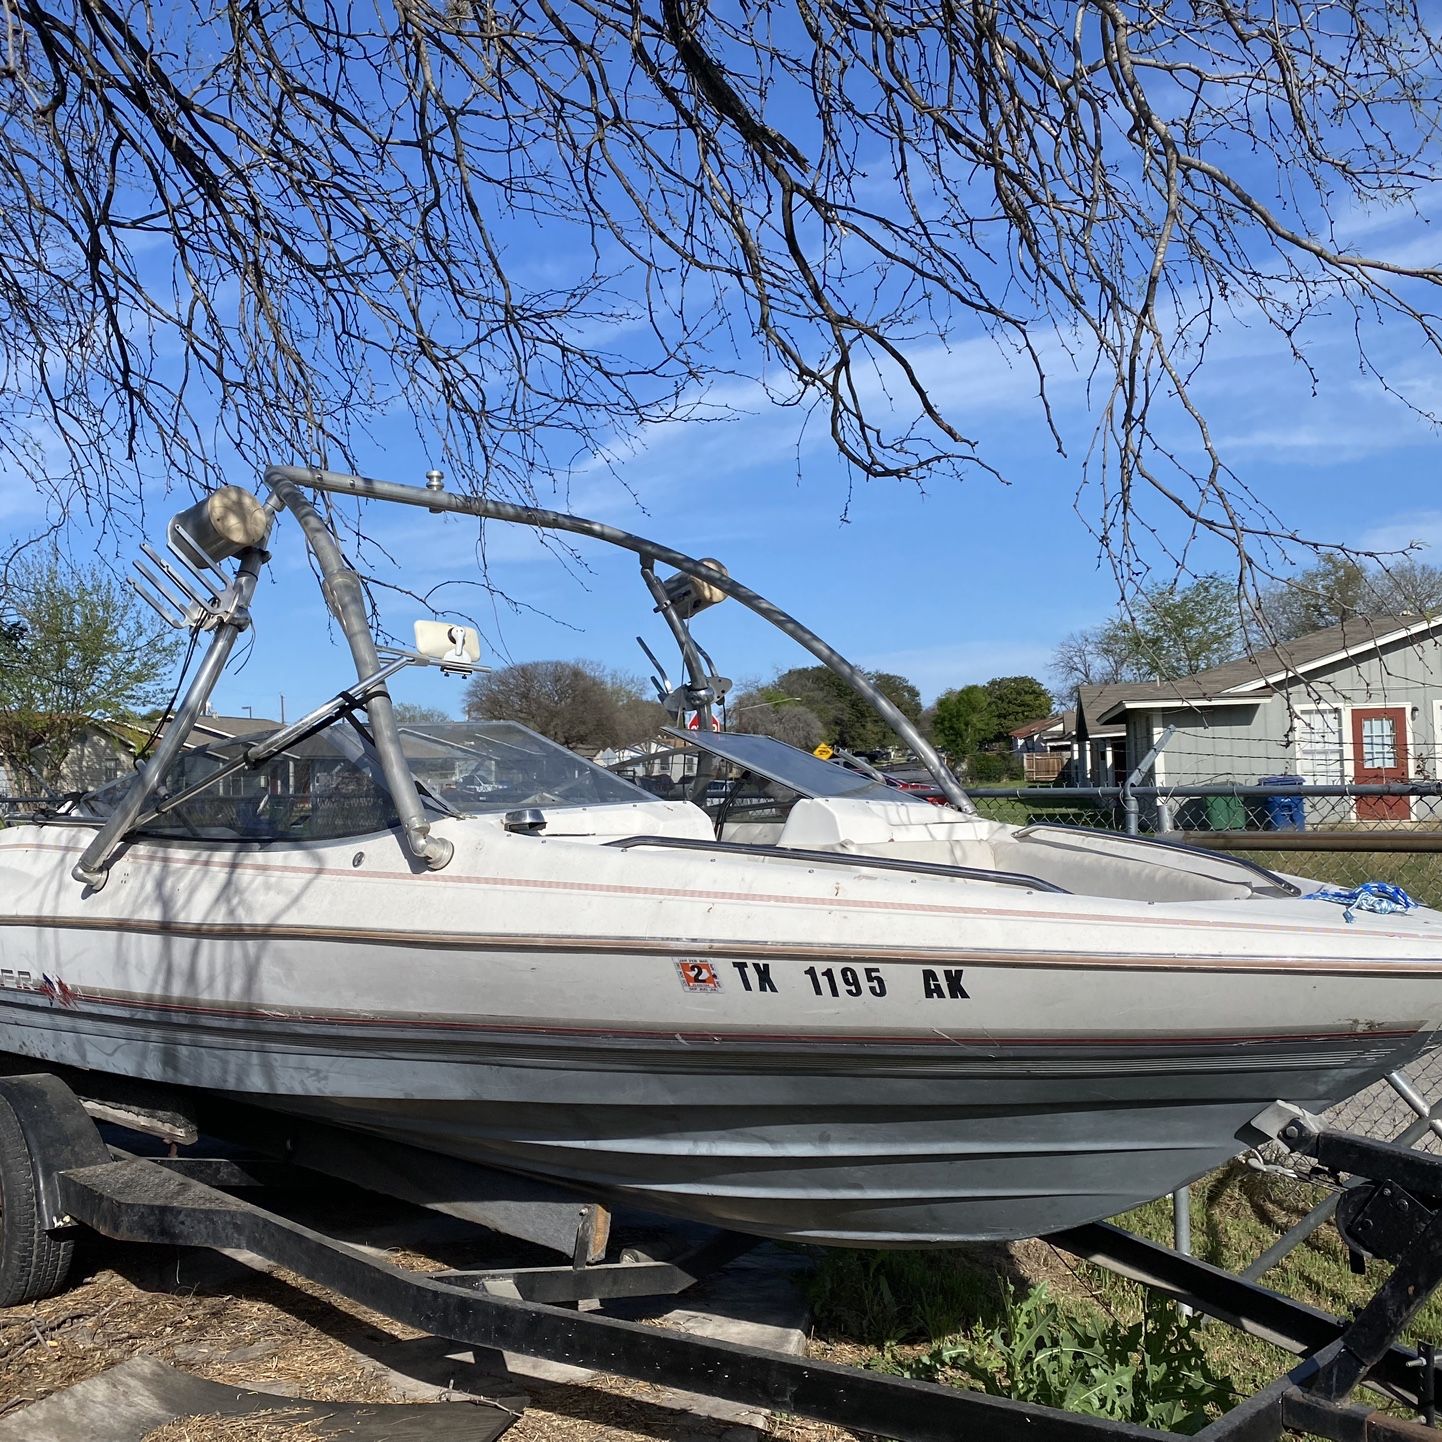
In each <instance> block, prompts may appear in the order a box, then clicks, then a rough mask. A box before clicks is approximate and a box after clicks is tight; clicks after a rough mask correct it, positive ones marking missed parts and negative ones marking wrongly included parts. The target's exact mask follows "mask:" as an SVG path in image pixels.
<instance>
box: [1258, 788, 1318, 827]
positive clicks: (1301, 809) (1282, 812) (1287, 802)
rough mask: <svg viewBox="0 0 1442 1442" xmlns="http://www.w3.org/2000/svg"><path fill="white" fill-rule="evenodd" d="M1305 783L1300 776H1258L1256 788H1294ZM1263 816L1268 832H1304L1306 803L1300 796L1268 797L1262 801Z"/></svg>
mask: <svg viewBox="0 0 1442 1442" xmlns="http://www.w3.org/2000/svg"><path fill="white" fill-rule="evenodd" d="M1304 784H1305V783H1304V782H1303V780H1302V778H1301V777H1300V776H1259V777H1258V778H1257V785H1258V786H1289V787H1290V786H1296V787H1301V786H1303V785H1304ZM1262 807H1263V814H1264V816H1265V818H1266V829H1267V830H1268V831H1305V830H1306V829H1307V802H1306V799H1305V798H1304V797H1301V796H1268V797H1265V798H1264V799H1263V803H1262Z"/></svg>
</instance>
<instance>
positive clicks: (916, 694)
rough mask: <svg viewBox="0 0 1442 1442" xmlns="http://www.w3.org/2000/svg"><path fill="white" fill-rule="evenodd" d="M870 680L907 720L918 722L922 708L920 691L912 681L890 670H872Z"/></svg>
mask: <svg viewBox="0 0 1442 1442" xmlns="http://www.w3.org/2000/svg"><path fill="white" fill-rule="evenodd" d="M871 681H872V684H873V685H874V686H875V687H876V689H877V690H878V691H880V692H881V694H882V695H883V696H885V697H886V699H887V700H888V701H890V702H891V704H892V705H893V706H895V707H896V709H897V710H898V711H900V712H901V714H902V715H903V716H905V717H906V719H907V720H908V721H913V722H916V723H918V724H919V723H920V721H921V713H922V710H923V707H922V704H921V692H920V691H918V690H917V689H916V687H915V685H914V684H913V683H912V682H910V681H908V680H907V679H906V677H905V676H898V675H896V674H895V673H894V672H891V671H873V672H871Z"/></svg>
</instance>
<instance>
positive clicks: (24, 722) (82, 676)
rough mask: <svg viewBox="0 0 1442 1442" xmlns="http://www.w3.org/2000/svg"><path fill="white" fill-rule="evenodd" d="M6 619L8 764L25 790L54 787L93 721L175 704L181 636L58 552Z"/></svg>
mask: <svg viewBox="0 0 1442 1442" xmlns="http://www.w3.org/2000/svg"><path fill="white" fill-rule="evenodd" d="M0 617H3V620H0V765H3V766H4V768H5V771H6V773H7V774H8V776H9V777H10V782H11V786H12V787H13V788H15V789H16V790H17V791H19V790H21V789H23V788H25V787H39V788H42V789H51V788H54V787H55V786H56V785H57V784H58V782H59V780H60V777H61V775H62V773H63V771H64V769H65V762H66V759H67V758H68V757H69V755H70V751H71V748H72V747H73V746H74V745H75V742H76V741H77V739H78V738H79V737H80V735H81V734H82V733H83V732H84V731H85V730H86V728H87V727H88V726H90V725H91V724H92V723H93V722H95V721H97V720H102V721H132V720H134V718H135V717H136V716H137V715H138V714H139V713H140V712H142V711H144V710H145V709H146V708H147V707H151V706H155V705H156V704H158V703H159V702H161V701H163V700H164V699H165V694H166V693H165V688H164V681H165V679H166V676H167V674H168V673H169V672H170V670H171V669H172V667H173V665H174V663H175V660H176V656H177V654H178V652H179V648H180V640H179V637H178V636H177V634H176V633H175V632H174V631H172V630H170V628H169V627H166V626H164V625H162V624H161V623H160V622H158V621H157V620H156V619H155V616H154V614H153V613H152V612H151V611H150V609H149V608H148V607H147V606H146V605H145V604H144V603H143V602H142V601H141V600H140V599H139V598H138V597H137V596H136V595H135V593H134V592H133V591H132V590H130V588H129V587H128V586H125V585H123V584H122V583H121V582H119V581H117V580H116V579H115V578H114V577H112V576H110V575H108V574H106V573H105V572H104V571H99V570H93V569H86V568H83V567H80V566H77V565H74V564H72V563H71V562H70V561H68V560H66V559H65V557H63V556H62V555H61V554H60V552H59V551H53V550H52V551H50V552H48V553H46V554H43V555H41V556H38V557H35V558H33V559H30V560H22V561H20V562H19V563H18V564H16V565H15V566H13V567H12V568H11V570H10V574H9V577H8V582H7V585H6V588H5V591H4V594H3V595H0Z"/></svg>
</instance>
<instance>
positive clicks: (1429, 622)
mask: <svg viewBox="0 0 1442 1442" xmlns="http://www.w3.org/2000/svg"><path fill="white" fill-rule="evenodd" d="M1437 631H1442V612H1439V613H1438V614H1437V615H1435V616H1418V615H1407V616H1357V617H1353V618H1352V619H1350V620H1347V621H1343V622H1342V623H1341V624H1340V625H1337V626H1327V627H1325V628H1324V629H1323V630H1320V631H1311V632H1309V633H1308V634H1307V635H1305V636H1298V637H1296V639H1294V640H1291V641H1285V642H1283V643H1282V644H1281V645H1278V646H1268V647H1266V648H1265V649H1264V650H1260V651H1255V652H1253V653H1252V654H1251V655H1249V656H1240V657H1238V658H1237V659H1236V660H1235V661H1225V662H1223V663H1222V664H1221V665H1220V666H1211V667H1209V668H1208V669H1207V670H1205V671H1198V672H1197V673H1196V675H1194V676H1183V677H1180V678H1179V679H1177V680H1175V681H1139V682H1131V681H1122V682H1117V683H1115V684H1112V685H1106V686H1079V687H1078V688H1077V700H1078V705H1079V707H1080V709H1081V710H1082V711H1083V712H1085V714H1086V716H1087V717H1088V718H1095V720H1096V721H1098V722H1100V723H1102V724H1106V723H1107V722H1116V721H1118V720H1120V719H1121V718H1123V717H1124V716H1125V715H1126V713H1127V712H1128V711H1139V710H1158V709H1172V708H1176V709H1191V708H1204V707H1212V706H1238V705H1246V704H1248V703H1249V702H1258V701H1261V700H1263V699H1264V698H1265V697H1267V696H1270V695H1271V694H1272V693H1273V691H1274V689H1275V687H1276V685H1277V684H1278V683H1279V682H1282V681H1285V680H1287V679H1288V678H1289V677H1293V676H1304V675H1306V674H1307V673H1308V672H1310V671H1316V670H1319V669H1320V668H1321V667H1323V666H1330V665H1335V664H1336V663H1337V662H1338V661H1344V660H1346V659H1347V658H1348V657H1350V656H1356V655H1361V654H1366V653H1368V652H1374V651H1378V650H1380V649H1381V648H1383V647H1384V646H1391V645H1395V644H1396V643H1397V642H1399V641H1406V640H1416V639H1420V638H1422V637H1424V636H1427V635H1430V634H1432V633H1433V632H1437ZM1092 734H1093V735H1098V734H1100V733H1099V732H1096V731H1094V732H1092Z"/></svg>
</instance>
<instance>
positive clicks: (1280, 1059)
mask: <svg viewBox="0 0 1442 1442" xmlns="http://www.w3.org/2000/svg"><path fill="white" fill-rule="evenodd" d="M626 821H627V818H622V820H621V821H619V822H618V823H617V825H623V824H625V823H626ZM633 825H634V824H633ZM37 830H38V828H37ZM452 835H453V839H454V840H455V843H456V847H457V854H456V859H455V860H454V861H453V862H452V864H451V866H449V867H448V868H447V869H446V870H444V871H442V872H439V873H436V874H434V875H427V874H426V873H424V872H422V871H419V870H418V869H417V870H411V869H405V868H402V867H398V866H397V865H396V862H395V856H396V844H395V840H394V838H393V837H390V836H386V835H382V836H378V837H372V838H365V839H364V840H363V844H361V843H358V842H354V841H352V842H346V843H343V844H341V845H330V846H314V847H285V848H270V849H268V850H265V851H261V850H258V849H252V850H249V851H245V850H237V849H234V848H232V849H230V850H229V851H225V850H222V849H220V848H210V849H206V848H197V847H194V846H181V845H175V846H160V845H150V844H141V845H136V846H134V847H132V848H131V849H130V850H129V851H128V852H127V853H126V854H125V855H124V856H123V857H122V858H120V860H119V861H117V863H116V865H115V866H114V867H113V868H112V873H111V876H110V880H109V882H108V884H107V886H106V887H105V888H104V890H102V891H100V892H99V893H84V892H82V891H81V890H80V888H78V887H76V886H75V885H74V883H73V882H71V881H70V880H69V866H70V864H71V863H72V862H73V859H74V855H75V854H78V851H79V848H80V846H81V845H82V844H83V840H84V836H83V835H77V836H75V837H74V838H71V839H65V837H64V833H59V834H57V829H56V828H45V830H44V833H43V835H40V836H39V837H38V839H37V838H36V837H35V836H34V835H33V834H32V835H30V836H27V835H26V833H25V831H24V830H12V831H9V832H5V833H0V1050H3V1051H6V1052H11V1053H15V1054H17V1055H20V1056H23V1057H28V1058H32V1059H33V1060H34V1061H35V1062H37V1063H38V1064H40V1065H42V1066H43V1065H46V1064H53V1065H57V1066H71V1067H80V1068H85V1069H89V1070H93V1071H98V1072H105V1073H112V1074H118V1075H124V1076H131V1077H139V1078H144V1079H147V1080H150V1081H153V1082H158V1083H162V1084H167V1085H175V1086H184V1087H190V1088H200V1089H204V1090H207V1091H212V1092H216V1093H224V1094H229V1095H234V1096H240V1097H243V1098H245V1099H246V1100H248V1101H251V1102H256V1103H260V1104H262V1105H264V1106H266V1107H269V1108H273V1109H278V1110H281V1111H288V1112H293V1113H296V1114H298V1115H304V1116H310V1117H317V1118H322V1119H325V1120H328V1121H332V1122H336V1123H340V1124H342V1125H346V1126H349V1127H353V1128H358V1129H360V1130H362V1131H367V1132H371V1133H374V1134H376V1135H378V1136H384V1137H387V1138H391V1139H395V1140H398V1141H401V1142H405V1143H408V1144H411V1145H414V1146H418V1147H422V1148H425V1149H428V1150H431V1151H435V1152H440V1153H445V1154H449V1155H454V1156H457V1157H461V1158H464V1159H468V1160H479V1161H484V1162H486V1163H489V1164H491V1165H494V1166H500V1167H504V1168H509V1169H512V1170H515V1171H518V1172H524V1173H527V1174H531V1175H536V1176H540V1177H545V1178H549V1179H552V1180H555V1181H559V1182H562V1183H565V1184H567V1185H571V1186H574V1187H576V1188H578V1189H580V1190H582V1191H584V1192H586V1193H588V1194H590V1195H594V1196H597V1197H602V1198H613V1199H625V1200H627V1201H630V1202H632V1203H634V1204H636V1205H640V1206H642V1207H646V1208H649V1209H651V1210H654V1211H661V1212H670V1213H674V1214H677V1215H682V1216H685V1217H689V1218H694V1219H697V1220H702V1221H707V1222H713V1223H716V1224H718V1225H722V1226H728V1227H734V1228H738V1229H741V1230H745V1231H750V1232H755V1233H758V1234H763V1235H771V1236H779V1237H791V1238H797V1239H802V1240H808V1241H818V1242H834V1243H860V1244H865V1245H874V1246H891V1245H946V1244H949V1243H954V1242H958V1241H963V1240H974V1239H983V1238H1006V1237H1020V1236H1029V1235H1037V1234H1042V1233H1045V1232H1048V1231H1053V1230H1055V1229H1057V1228H1061V1227H1065V1226H1070V1225H1073V1224H1077V1223H1080V1222H1084V1221H1088V1220H1093V1219H1096V1218H1098V1217H1104V1216H1109V1215H1114V1214H1116V1213H1117V1212H1119V1211H1122V1210H1124V1209H1126V1208H1127V1207H1129V1206H1132V1205H1134V1204H1136V1203H1139V1202H1142V1201H1145V1200H1149V1199H1150V1198H1152V1197H1155V1196H1158V1195H1161V1194H1163V1193H1165V1192H1168V1191H1171V1190H1173V1189H1174V1188H1175V1187H1177V1186H1179V1185H1181V1184H1183V1183H1185V1182H1187V1181H1189V1180H1191V1179H1192V1178H1194V1177H1197V1176H1199V1175H1201V1174H1203V1173H1204V1172H1206V1171H1207V1170H1209V1169H1210V1168H1212V1167H1214V1166H1216V1165H1217V1164H1219V1163H1220V1162H1222V1161H1224V1160H1225V1159H1226V1158H1227V1157H1229V1156H1232V1155H1234V1154H1235V1153H1236V1152H1237V1151H1238V1150H1239V1149H1240V1148H1241V1147H1242V1146H1243V1145H1244V1144H1245V1141H1246V1139H1247V1138H1246V1132H1245V1128H1246V1125H1247V1123H1248V1122H1249V1121H1250V1120H1251V1119H1252V1118H1253V1117H1254V1116H1256V1115H1257V1114H1258V1113H1259V1112H1261V1111H1262V1110H1263V1109H1264V1108H1266V1107H1267V1106H1269V1105H1270V1104H1271V1103H1272V1102H1273V1101H1275V1100H1278V1099H1283V1100H1288V1101H1292V1102H1295V1103H1298V1104H1300V1105H1302V1106H1305V1107H1308V1108H1310V1109H1319V1108H1321V1107H1324V1106H1326V1105H1328V1104H1329V1103H1331V1102H1334V1101H1337V1100H1339V1099H1341V1098H1342V1097H1344V1096H1347V1095H1349V1094H1351V1093H1352V1092H1354V1091H1356V1090H1357V1089H1359V1088H1360V1087H1362V1086H1365V1085H1367V1084H1368V1083H1370V1082H1371V1081H1373V1080H1375V1079H1376V1078H1377V1077H1379V1076H1381V1075H1382V1074H1384V1073H1385V1072H1386V1071H1388V1070H1390V1069H1392V1068H1393V1067H1396V1066H1398V1065H1401V1064H1403V1063H1405V1061H1406V1060H1408V1059H1409V1058H1410V1057H1411V1056H1413V1055H1415V1054H1416V1053H1417V1052H1418V1051H1419V1050H1421V1049H1422V1048H1423V1047H1424V1046H1426V1045H1427V1044H1428V1042H1429V1041H1430V1039H1431V1037H1432V1035H1433V1033H1434V1031H1435V1030H1436V1028H1437V1027H1438V1025H1439V1022H1442V923H1439V920H1438V918H1437V917H1436V916H1435V914H1434V913H1425V914H1421V913H1419V914H1415V915H1414V916H1409V917H1407V918H1404V919H1403V920H1402V921H1401V922H1394V921H1393V920H1392V919H1390V918H1378V917H1364V916H1359V917H1358V918H1357V920H1356V922H1355V923H1350V924H1349V923H1345V922H1343V920H1342V919H1341V917H1340V914H1339V909H1338V908H1334V907H1326V906H1322V905H1320V904H1318V903H1307V902H1302V901H1295V900H1293V901H1278V902H1276V903H1268V904H1266V905H1259V904H1253V903H1243V902H1236V903H1226V904H1224V905H1202V904H1193V905H1178V906H1150V905H1147V904H1138V903H1124V902H1116V901H1107V900H1105V899H1097V898H1089V897H1081V896H1071V895H1057V894H1039V893H1035V892H1031V891H1018V889H1017V888H1015V887H1011V888H1007V887H1002V886H998V885H995V884H987V883H977V882H972V881H965V880H952V879H950V878H939V879H933V878H926V877H922V878H919V879H914V878H910V877H906V876H895V875H891V874H882V875H877V874H876V873H874V872H873V873H861V872H853V871H851V870H848V869H847V868H846V867H845V866H844V865H840V866H837V867H830V866H825V867H819V866H808V865H803V864H799V863H798V862H796V861H792V860H787V859H786V858H784V857H783V858H780V859H779V860H777V861H771V860H761V859H756V860H752V859H749V858H740V859H738V858H734V857H719V858H711V857H705V856H699V857H698V856H696V855H685V854H683V855H676V854H674V853H662V852H657V853H645V852H639V851H625V850H613V849H609V848H606V847H604V846H599V845H596V844H594V842H580V841H575V842H568V841H564V840H558V841H555V842H552V841H550V840H547V841H537V840H534V839H531V838H519V837H514V836H510V835H508V834H506V833H504V832H502V831H500V829H499V828H498V827H497V828H493V829H492V830H490V831H488V832H484V833H482V832H480V831H479V830H476V829H472V830H468V829H466V827H465V826H464V825H463V824H461V823H455V824H454V827H453V831H452Z"/></svg>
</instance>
